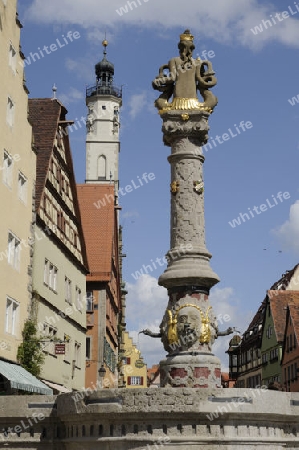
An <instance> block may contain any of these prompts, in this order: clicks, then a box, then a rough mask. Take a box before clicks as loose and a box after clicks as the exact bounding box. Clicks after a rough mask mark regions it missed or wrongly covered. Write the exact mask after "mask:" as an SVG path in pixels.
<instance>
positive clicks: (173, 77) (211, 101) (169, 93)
mask: <svg viewBox="0 0 299 450" xmlns="http://www.w3.org/2000/svg"><path fill="white" fill-rule="evenodd" d="M193 41H194V36H192V34H191V33H190V30H186V31H185V32H184V33H183V34H181V35H180V42H179V44H178V48H179V51H180V56H177V57H175V58H172V59H171V60H170V61H169V62H168V64H165V65H163V66H161V67H160V70H159V75H158V76H157V77H156V78H155V79H154V81H153V83H152V84H153V88H154V89H155V90H157V91H160V92H162V94H161V95H160V97H159V98H158V99H157V100H156V102H155V106H156V107H157V109H158V110H159V113H160V114H163V112H167V111H171V110H182V111H207V112H209V113H211V112H212V111H213V109H214V108H215V106H216V105H217V102H218V100H217V97H215V95H214V94H213V93H212V92H210V91H209V89H210V88H212V87H213V86H215V85H216V84H217V79H216V77H215V72H214V71H213V68H212V63H211V62H210V61H207V60H205V61H202V60H201V59H200V58H197V59H194V58H193V57H192V54H193V51H194V49H195V45H194V42H193ZM197 91H199V92H200V94H201V96H202V97H203V102H200V101H199V99H198V97H197ZM171 97H172V101H171V102H169V100H170V99H171Z"/></svg>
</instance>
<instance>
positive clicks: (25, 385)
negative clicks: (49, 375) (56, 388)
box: [0, 360, 53, 395]
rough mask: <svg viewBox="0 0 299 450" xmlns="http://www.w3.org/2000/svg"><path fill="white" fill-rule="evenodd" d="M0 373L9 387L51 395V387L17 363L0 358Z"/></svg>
mask: <svg viewBox="0 0 299 450" xmlns="http://www.w3.org/2000/svg"><path fill="white" fill-rule="evenodd" d="M0 374H1V375H2V376H3V377H4V378H6V379H7V380H8V381H9V383H10V386H11V388H13V389H19V390H20V391H26V392H35V393H36V394H43V395H53V391H52V389H50V388H49V387H48V386H46V385H45V384H44V383H42V382H41V381H40V380H38V379H37V378H36V377H34V376H33V375H31V373H29V372H27V370H25V369H24V368H23V367H21V366H18V365H17V364H10V363H8V362H5V361H1V360H0Z"/></svg>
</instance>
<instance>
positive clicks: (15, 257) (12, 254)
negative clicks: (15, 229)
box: [7, 232, 21, 271]
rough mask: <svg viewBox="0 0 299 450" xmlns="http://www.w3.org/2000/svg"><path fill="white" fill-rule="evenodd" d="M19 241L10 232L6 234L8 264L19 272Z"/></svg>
mask: <svg viewBox="0 0 299 450" xmlns="http://www.w3.org/2000/svg"><path fill="white" fill-rule="evenodd" d="M20 259H21V241H20V240H19V239H18V238H17V237H16V236H15V235H14V234H13V233H11V232H9V233H8V258H7V260H8V264H10V265H11V266H12V267H13V268H14V269H16V270H18V271H19V270H20Z"/></svg>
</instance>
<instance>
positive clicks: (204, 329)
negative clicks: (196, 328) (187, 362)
mask: <svg viewBox="0 0 299 450" xmlns="http://www.w3.org/2000/svg"><path fill="white" fill-rule="evenodd" d="M211 309H212V307H211V306H209V307H208V309H207V312H206V315H204V313H203V312H202V311H201V310H200V316H201V334H200V338H199V342H200V343H201V344H208V343H209V342H210V340H211V329H210V319H209V312H210V310H211Z"/></svg>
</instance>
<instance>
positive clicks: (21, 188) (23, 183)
mask: <svg viewBox="0 0 299 450" xmlns="http://www.w3.org/2000/svg"><path fill="white" fill-rule="evenodd" d="M18 194H19V199H20V200H22V202H24V203H26V201H27V178H26V177H25V176H24V175H23V174H22V173H21V172H19V176H18Z"/></svg>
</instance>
